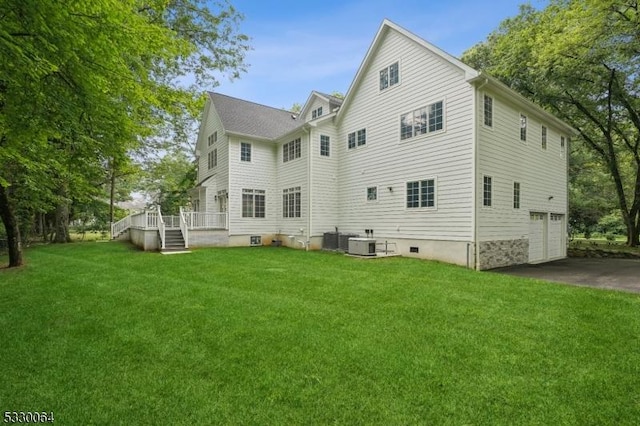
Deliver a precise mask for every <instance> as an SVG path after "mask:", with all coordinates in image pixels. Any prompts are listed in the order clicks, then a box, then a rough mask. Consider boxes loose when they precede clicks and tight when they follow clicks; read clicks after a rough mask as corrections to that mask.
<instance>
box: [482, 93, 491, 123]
mask: <svg viewBox="0 0 640 426" xmlns="http://www.w3.org/2000/svg"><path fill="white" fill-rule="evenodd" d="M483 105H484V125H485V126H487V127H493V98H492V97H491V96H488V95H484V103H483Z"/></svg>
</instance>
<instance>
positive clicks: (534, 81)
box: [463, 0, 640, 245]
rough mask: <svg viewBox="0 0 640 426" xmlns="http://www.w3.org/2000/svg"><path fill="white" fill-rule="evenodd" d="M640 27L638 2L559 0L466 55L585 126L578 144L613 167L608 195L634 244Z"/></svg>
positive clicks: (639, 195) (639, 209)
mask: <svg viewBox="0 0 640 426" xmlns="http://www.w3.org/2000/svg"><path fill="white" fill-rule="evenodd" d="M638 28H640V14H639V12H638V4H637V3H633V2H627V1H624V0H604V1H603V0H553V1H551V2H550V4H549V5H548V6H547V7H546V8H545V9H544V10H539V11H538V10H536V9H534V8H533V7H531V6H523V7H521V10H520V14H519V15H518V16H516V17H514V18H510V19H507V20H505V21H504V22H503V23H502V24H501V25H500V27H499V28H498V29H497V30H496V31H494V32H493V33H492V34H491V35H490V36H489V37H488V38H487V40H486V41H485V42H483V43H480V44H479V45H477V46H475V47H474V48H472V49H470V50H469V51H468V52H466V53H465V54H464V56H463V60H465V61H466V62H467V63H469V64H470V65H472V66H475V67H476V68H479V69H482V70H486V71H488V72H489V73H490V74H493V75H495V76H496V77H498V78H500V79H502V80H503V81H505V82H506V83H507V84H509V85H510V86H511V87H513V88H514V89H516V90H518V91H519V92H521V93H522V94H524V95H525V96H527V97H529V98H530V99H532V100H534V101H536V102H538V103H540V104H542V105H544V106H545V107H546V108H548V109H549V110H550V111H552V112H553V113H555V114H556V115H558V116H559V117H560V118H562V119H563V120H565V121H566V122H568V123H569V124H571V125H572V126H573V127H574V128H575V129H576V130H577V131H578V133H579V138H577V141H575V143H577V144H579V145H581V147H582V148H581V149H584V150H586V151H588V152H589V153H590V154H591V155H592V157H593V158H596V159H597V163H599V164H598V165H597V169H599V170H606V171H607V175H608V177H609V182H610V185H611V188H612V190H611V191H608V192H605V194H606V195H607V196H609V197H610V200H611V202H615V203H616V205H617V206H618V208H619V209H620V212H621V214H622V217H623V218H624V221H625V225H626V227H627V236H628V242H629V243H630V244H633V245H636V244H638V242H639V238H640V236H639V229H640V114H639V113H638V111H640V96H639V93H640V74H638V72H637V70H638V68H639V66H640V56H639V55H638V53H637V52H639V51H640V32H639V31H638ZM576 171H577V170H574V172H576ZM577 172H579V173H590V170H580V171H577ZM588 180H589V179H583V180H582V182H586V181H588ZM574 182H575V183H577V184H578V185H580V184H581V183H582V182H581V181H580V179H578V180H574ZM588 186H591V187H592V182H588ZM591 189H592V188H589V187H587V188H583V189H582V190H581V191H582V192H584V193H586V194H588V193H590V192H592V191H591ZM581 202H582V201H580V200H579V201H578V204H580V203H581Z"/></svg>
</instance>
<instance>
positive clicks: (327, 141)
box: [320, 135, 331, 157]
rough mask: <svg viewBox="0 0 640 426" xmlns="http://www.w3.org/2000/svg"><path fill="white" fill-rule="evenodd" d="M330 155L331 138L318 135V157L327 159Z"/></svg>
mask: <svg viewBox="0 0 640 426" xmlns="http://www.w3.org/2000/svg"><path fill="white" fill-rule="evenodd" d="M330 154H331V138H329V136H327V135H320V155H321V156H322V157H329V155H330Z"/></svg>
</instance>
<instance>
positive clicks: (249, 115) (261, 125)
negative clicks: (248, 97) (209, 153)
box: [209, 92, 302, 139]
mask: <svg viewBox="0 0 640 426" xmlns="http://www.w3.org/2000/svg"><path fill="white" fill-rule="evenodd" d="M209 98H210V99H211V102H212V104H213V105H214V107H215V109H216V112H217V113H218V116H219V117H220V121H222V127H224V130H225V132H227V133H232V134H236V135H240V136H251V137H255V138H259V139H275V138H277V137H278V136H281V135H283V134H285V133H289V132H290V131H292V130H294V129H295V128H296V127H299V126H300V125H301V124H302V123H301V122H299V121H297V120H295V119H294V118H292V113H291V112H289V111H285V110H283V109H278V108H273V107H269V106H266V105H260V104H257V103H254V102H249V101H245V100H242V99H238V98H234V97H231V96H227V95H222V94H220V93H214V92H209ZM293 116H294V117H295V115H293Z"/></svg>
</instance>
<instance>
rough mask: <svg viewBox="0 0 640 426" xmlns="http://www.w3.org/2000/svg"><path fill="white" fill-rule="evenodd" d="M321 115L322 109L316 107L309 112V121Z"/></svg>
mask: <svg viewBox="0 0 640 426" xmlns="http://www.w3.org/2000/svg"><path fill="white" fill-rule="evenodd" d="M321 115H322V107H318V108H316V109H314V110H313V111H311V119H312V120H314V119H316V118H318V117H320V116H321Z"/></svg>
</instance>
